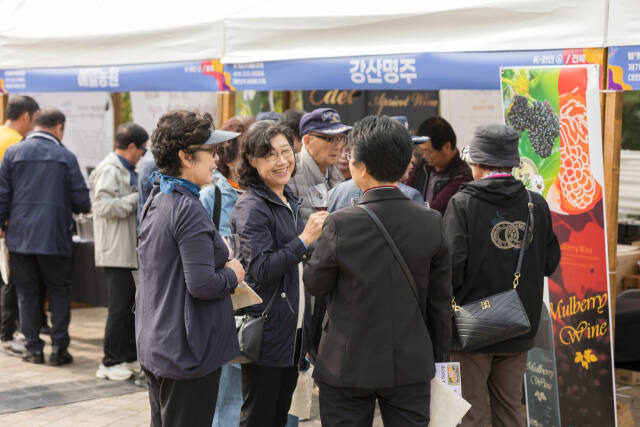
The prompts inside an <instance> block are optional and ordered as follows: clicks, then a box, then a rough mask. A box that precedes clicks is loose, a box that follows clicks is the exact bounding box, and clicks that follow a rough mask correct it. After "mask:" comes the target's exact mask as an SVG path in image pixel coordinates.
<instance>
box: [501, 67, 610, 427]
mask: <svg viewBox="0 0 640 427" xmlns="http://www.w3.org/2000/svg"><path fill="white" fill-rule="evenodd" d="M500 73H501V82H502V98H503V107H504V113H505V121H506V123H507V125H509V126H511V127H512V128H513V129H515V130H516V131H517V132H518V133H519V134H520V146H519V148H520V159H521V164H520V168H516V169H514V175H515V176H516V177H517V178H519V179H521V180H522V181H523V182H524V183H525V185H526V186H527V187H528V188H529V189H530V190H532V191H536V192H538V193H540V194H542V195H543V196H544V197H545V199H546V200H547V203H548V204H549V208H550V210H551V216H552V220H553V229H554V231H555V233H556V235H557V237H558V241H559V243H560V247H561V249H562V258H561V261H560V265H559V266H558V268H557V270H556V271H555V273H554V274H553V275H552V276H551V277H549V278H548V280H547V284H548V289H546V290H545V295H548V297H545V300H546V301H547V304H546V305H545V306H544V307H543V313H542V321H541V324H540V329H539V331H538V337H537V339H536V344H535V347H534V348H533V349H532V350H531V351H530V352H529V357H528V365H527V373H526V378H525V384H526V392H527V393H526V395H527V412H528V416H529V425H531V426H576V425H579V426H598V427H604V426H615V425H616V407H615V385H614V380H613V363H612V359H613V354H612V348H611V335H610V333H611V330H610V324H611V319H610V312H609V291H608V290H609V285H608V274H607V273H608V262H607V239H606V236H607V234H606V224H605V206H604V203H605V200H604V178H603V176H604V173H603V172H604V171H603V162H602V136H601V128H600V127H601V122H600V106H599V83H598V82H599V69H598V66H597V65H584V66H561V67H526V68H522V67H513V68H502V69H501V71H500ZM545 319H546V320H547V321H545Z"/></svg>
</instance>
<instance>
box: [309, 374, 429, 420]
mask: <svg viewBox="0 0 640 427" xmlns="http://www.w3.org/2000/svg"><path fill="white" fill-rule="evenodd" d="M316 382H317V384H318V387H319V388H320V420H321V421H322V426H323V427H371V425H372V424H373V414H374V411H375V409H376V399H377V400H378V405H379V406H380V415H382V422H383V423H384V425H385V427H412V426H415V427H418V426H420V427H424V426H426V425H428V424H429V404H430V398H431V385H430V383H429V382H424V383H417V384H409V385H401V386H396V387H392V388H384V389H378V390H371V389H359V388H339V387H333V386H330V385H328V384H324V383H322V382H319V381H316Z"/></svg>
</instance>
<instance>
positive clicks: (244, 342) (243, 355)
mask: <svg viewBox="0 0 640 427" xmlns="http://www.w3.org/2000/svg"><path fill="white" fill-rule="evenodd" d="M278 290H279V289H278V288H277V287H276V289H275V291H274V292H273V295H272V296H271V298H270V299H269V302H268V303H267V305H266V307H265V308H264V311H263V312H262V314H260V316H257V317H254V316H249V315H248V314H245V315H243V316H235V320H236V331H237V332H238V344H240V354H239V355H238V356H236V357H235V358H234V359H233V360H231V361H230V362H228V363H253V362H257V361H258V360H259V359H260V350H261V349H262V331H263V330H264V322H265V321H266V320H267V317H268V313H269V309H270V308H271V304H273V301H274V300H275V298H276V295H277V294H278Z"/></svg>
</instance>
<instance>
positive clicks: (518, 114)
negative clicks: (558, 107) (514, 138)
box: [507, 95, 560, 158]
mask: <svg viewBox="0 0 640 427" xmlns="http://www.w3.org/2000/svg"><path fill="white" fill-rule="evenodd" d="M507 119H508V121H509V124H510V125H511V127H513V128H514V129H515V130H517V131H518V132H522V131H524V130H528V131H529V141H530V142H531V146H532V147H533V149H534V150H535V152H536V153H537V154H538V156H540V157H543V158H546V157H549V156H550V155H551V149H552V148H553V144H554V142H555V139H556V137H558V136H559V135H560V122H559V120H558V116H557V115H556V114H555V112H554V111H553V108H552V107H551V105H550V104H549V103H548V102H547V101H535V102H534V103H533V106H531V105H529V101H528V99H527V98H526V97H525V96H522V95H516V96H515V98H514V99H513V102H512V103H511V106H510V107H509V111H508V112H507Z"/></svg>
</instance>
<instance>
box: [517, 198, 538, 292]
mask: <svg viewBox="0 0 640 427" xmlns="http://www.w3.org/2000/svg"><path fill="white" fill-rule="evenodd" d="M527 197H528V198H529V202H528V203H527V210H528V213H529V214H528V215H527V223H526V225H525V226H524V235H523V236H522V243H520V253H519V254H518V264H517V265H516V272H515V273H514V274H513V288H514V289H515V288H517V287H518V284H519V283H518V282H519V280H520V270H521V268H522V260H523V259H524V251H525V250H526V249H527V243H528V240H529V228H532V229H533V201H532V200H531V192H530V191H529V190H527Z"/></svg>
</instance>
